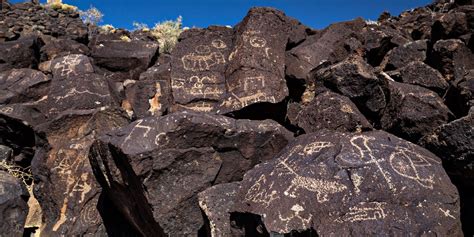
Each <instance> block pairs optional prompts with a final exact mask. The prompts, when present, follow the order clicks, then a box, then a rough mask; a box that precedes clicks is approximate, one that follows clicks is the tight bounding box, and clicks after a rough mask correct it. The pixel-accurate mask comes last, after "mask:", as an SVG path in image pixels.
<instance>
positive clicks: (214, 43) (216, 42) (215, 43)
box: [211, 39, 227, 49]
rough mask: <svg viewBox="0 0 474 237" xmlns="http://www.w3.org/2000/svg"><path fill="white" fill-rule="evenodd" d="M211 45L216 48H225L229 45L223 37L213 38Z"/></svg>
mask: <svg viewBox="0 0 474 237" xmlns="http://www.w3.org/2000/svg"><path fill="white" fill-rule="evenodd" d="M211 45H212V47H214V48H216V49H225V48H227V45H226V44H225V43H224V41H222V40H221V39H215V40H213V41H212V43H211Z"/></svg>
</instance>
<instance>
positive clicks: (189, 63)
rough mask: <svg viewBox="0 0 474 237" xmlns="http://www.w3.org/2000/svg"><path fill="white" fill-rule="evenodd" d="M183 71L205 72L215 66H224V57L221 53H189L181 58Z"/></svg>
mask: <svg viewBox="0 0 474 237" xmlns="http://www.w3.org/2000/svg"><path fill="white" fill-rule="evenodd" d="M181 61H182V62H183V67H184V69H186V70H188V71H193V72H199V71H207V70H210V69H211V67H213V66H214V65H217V64H225V62H226V61H225V58H224V55H223V54H222V53H221V52H212V53H209V54H207V55H200V54H196V53H191V54H188V55H185V56H183V57H182V58H181Z"/></svg>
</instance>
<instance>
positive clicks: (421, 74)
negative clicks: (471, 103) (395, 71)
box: [399, 61, 449, 96]
mask: <svg viewBox="0 0 474 237" xmlns="http://www.w3.org/2000/svg"><path fill="white" fill-rule="evenodd" d="M399 73H400V75H399V76H400V79H401V81H402V82H403V83H407V84H412V85H417V86H421V87H425V88H428V89H430V90H433V91H435V92H437V93H438V94H439V95H441V96H442V95H444V93H445V92H446V89H447V88H448V86H449V84H448V82H446V79H444V77H443V76H442V75H441V73H439V71H437V70H435V69H433V68H432V67H430V66H428V65H426V64H424V63H423V62H420V61H415V62H412V63H409V64H408V65H406V66H405V67H403V68H401V69H400V71H399Z"/></svg>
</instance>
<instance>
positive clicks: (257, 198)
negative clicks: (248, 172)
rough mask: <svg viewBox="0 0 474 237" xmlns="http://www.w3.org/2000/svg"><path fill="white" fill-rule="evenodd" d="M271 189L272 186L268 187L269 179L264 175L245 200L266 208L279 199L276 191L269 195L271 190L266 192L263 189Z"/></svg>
mask: <svg viewBox="0 0 474 237" xmlns="http://www.w3.org/2000/svg"><path fill="white" fill-rule="evenodd" d="M265 186H267V187H271V185H270V186H269V185H267V179H266V177H265V175H264V174H263V175H262V176H260V178H258V180H257V182H255V184H253V185H252V187H250V188H249V190H248V191H247V194H245V200H247V201H252V202H254V203H262V204H264V205H265V206H266V207H268V206H269V205H270V203H271V202H273V201H274V200H275V199H278V198H279V197H278V196H277V192H276V191H275V190H273V191H271V192H270V193H269V190H265V189H264V188H263V187H265Z"/></svg>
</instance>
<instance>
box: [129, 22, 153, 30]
mask: <svg viewBox="0 0 474 237" xmlns="http://www.w3.org/2000/svg"><path fill="white" fill-rule="evenodd" d="M133 30H141V31H150V28H149V27H148V25H147V24H145V23H140V22H136V21H134V22H133Z"/></svg>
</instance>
